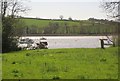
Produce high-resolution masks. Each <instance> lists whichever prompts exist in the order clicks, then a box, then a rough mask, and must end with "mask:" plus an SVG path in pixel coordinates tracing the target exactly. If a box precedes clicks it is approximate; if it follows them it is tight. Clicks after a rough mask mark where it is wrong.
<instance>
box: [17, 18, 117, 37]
mask: <svg viewBox="0 0 120 81" xmlns="http://www.w3.org/2000/svg"><path fill="white" fill-rule="evenodd" d="M21 20H22V22H24V27H21V26H20V27H18V28H16V31H18V33H19V32H20V34H22V35H30V34H31V35H34V34H35V35H40V34H49V35H50V34H51V35H56V34H58V35H60V34H63V35H81V34H82V35H104V34H112V33H115V32H116V29H117V24H116V23H114V22H112V21H107V20H96V19H89V20H51V19H34V18H21Z"/></svg>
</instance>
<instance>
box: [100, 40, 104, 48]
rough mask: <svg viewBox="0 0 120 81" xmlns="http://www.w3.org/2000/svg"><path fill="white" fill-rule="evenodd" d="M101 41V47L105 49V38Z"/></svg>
mask: <svg viewBox="0 0 120 81" xmlns="http://www.w3.org/2000/svg"><path fill="white" fill-rule="evenodd" d="M100 42H101V48H102V49H105V48H104V40H103V39H100Z"/></svg>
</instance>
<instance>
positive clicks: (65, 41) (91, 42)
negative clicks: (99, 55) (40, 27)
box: [22, 36, 108, 49]
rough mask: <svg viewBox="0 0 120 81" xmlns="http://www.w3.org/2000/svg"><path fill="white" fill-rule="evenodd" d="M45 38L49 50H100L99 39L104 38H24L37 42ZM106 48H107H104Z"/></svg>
mask: <svg viewBox="0 0 120 81" xmlns="http://www.w3.org/2000/svg"><path fill="white" fill-rule="evenodd" d="M42 37H44V38H46V39H47V42H48V48H49V49H56V48H100V47H101V44H100V40H99V39H101V38H106V37H105V36H26V37H22V38H30V39H33V40H34V41H35V42H38V41H39V39H40V38H42ZM106 47H108V46H106Z"/></svg>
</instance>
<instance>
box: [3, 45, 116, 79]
mask: <svg viewBox="0 0 120 81" xmlns="http://www.w3.org/2000/svg"><path fill="white" fill-rule="evenodd" d="M2 68H3V69H2V74H3V75H2V77H3V79H117V78H118V48H117V47H110V48H106V49H100V48H73V49H48V50H46V49H41V50H24V51H19V52H10V53H4V54H3V55H2Z"/></svg>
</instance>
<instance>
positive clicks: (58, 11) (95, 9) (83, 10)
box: [24, 0, 107, 20]
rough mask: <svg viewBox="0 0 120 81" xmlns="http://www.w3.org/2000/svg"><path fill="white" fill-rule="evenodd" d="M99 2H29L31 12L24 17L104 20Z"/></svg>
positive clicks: (78, 0) (50, 0) (52, 0)
mask: <svg viewBox="0 0 120 81" xmlns="http://www.w3.org/2000/svg"><path fill="white" fill-rule="evenodd" d="M100 2H101V0H29V3H28V6H29V7H30V8H31V10H30V11H29V12H28V13H27V14H26V15H24V16H27V17H38V18H47V19H59V16H60V15H63V17H64V19H68V18H69V17H72V18H73V19H78V20H86V19H88V18H98V19H106V18H107V17H106V13H105V12H103V10H102V8H100Z"/></svg>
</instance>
